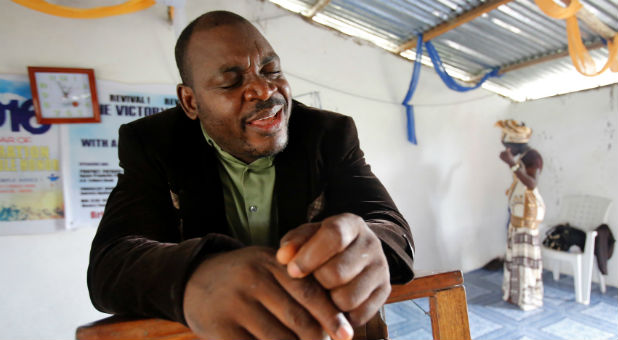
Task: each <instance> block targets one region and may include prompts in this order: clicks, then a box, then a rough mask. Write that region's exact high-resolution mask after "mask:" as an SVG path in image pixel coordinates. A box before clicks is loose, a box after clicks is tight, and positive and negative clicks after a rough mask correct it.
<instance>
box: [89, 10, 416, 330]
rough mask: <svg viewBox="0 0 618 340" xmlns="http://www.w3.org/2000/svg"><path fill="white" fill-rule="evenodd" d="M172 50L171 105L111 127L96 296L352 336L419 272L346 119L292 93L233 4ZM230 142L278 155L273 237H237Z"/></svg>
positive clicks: (247, 326)
mask: <svg viewBox="0 0 618 340" xmlns="http://www.w3.org/2000/svg"><path fill="white" fill-rule="evenodd" d="M176 61H177V64H178V67H179V70H180V74H181V77H182V80H183V84H180V85H178V98H179V103H180V107H176V108H173V109H170V110H167V111H165V112H162V113H160V114H157V115H153V116H150V117H147V118H144V119H140V120H137V121H135V122H132V123H130V124H126V125H123V126H122V127H121V128H120V142H119V149H118V150H119V159H120V165H121V166H122V168H123V169H124V174H122V175H120V176H119V179H118V184H117V186H116V188H115V189H114V190H113V192H112V193H111V195H110V197H109V199H108V202H107V206H106V208H105V213H104V215H103V219H102V220H101V223H100V225H99V229H98V231H97V234H96V236H95V238H94V240H93V244H92V250H91V257H90V266H89V268H88V287H89V289H90V295H91V299H92V301H93V304H94V305H95V306H96V307H97V308H98V309H99V310H101V311H104V312H109V313H115V314H133V315H143V316H154V317H163V318H167V319H171V320H176V321H179V322H183V323H185V324H187V325H188V326H189V327H190V328H191V329H192V330H193V331H194V332H195V333H197V334H198V335H200V336H203V337H206V338H230V339H241V338H260V339H261V338H268V339H273V338H302V339H306V338H312V339H313V338H323V337H324V336H325V335H326V334H328V335H330V336H331V337H332V338H334V339H337V340H340V339H341V340H343V339H351V337H352V335H353V331H352V328H351V326H355V327H356V326H359V325H362V324H364V323H365V322H367V321H368V320H369V319H370V318H371V317H372V316H374V315H375V314H376V312H377V311H378V309H379V308H380V307H381V306H382V304H383V303H384V302H385V300H386V298H387V297H388V295H389V293H390V284H391V283H404V282H407V281H409V280H411V279H412V277H413V272H412V263H413V242H412V236H411V234H410V229H409V227H408V225H407V223H406V221H405V220H404V219H403V217H402V216H401V214H400V213H399V212H398V211H397V208H396V207H395V204H394V203H393V201H392V200H391V198H390V196H389V195H388V193H387V192H386V190H385V189H384V187H383V186H382V184H381V183H380V182H379V180H378V179H377V178H376V177H375V176H374V175H373V173H372V172H371V170H370V168H369V165H367V164H366V163H365V160H364V157H363V152H362V151H361V150H360V148H359V142H358V137H357V133H356V128H355V126H354V123H353V121H352V119H351V118H349V117H346V116H343V115H339V114H336V113H332V112H326V111H322V110H317V109H313V108H309V107H307V106H304V105H302V104H300V103H297V102H294V101H293V100H292V99H291V91H290V87H289V84H288V83H287V80H286V79H285V78H284V76H283V74H282V72H281V68H280V64H279V57H278V56H277V55H276V53H275V52H274V51H273V49H272V47H271V46H270V44H268V42H267V41H266V39H265V38H264V37H263V36H262V35H261V34H260V33H259V32H258V31H257V29H256V28H255V27H253V26H252V25H251V24H250V23H249V22H248V21H246V20H245V19H244V18H242V17H239V16H237V15H235V14H233V13H229V12H221V11H219V12H210V13H206V14H204V15H202V16H201V17H199V18H198V19H196V20H195V21H194V22H192V23H191V24H190V25H189V26H187V28H186V29H185V30H184V31H183V33H182V34H181V36H180V38H179V40H178V43H177V46H176ZM223 153H226V154H229V155H231V156H232V157H233V158H234V160H235V161H236V162H238V163H240V164H241V165H243V164H244V165H251V164H253V163H254V162H256V161H258V160H260V159H264V158H267V157H272V158H273V163H272V165H271V166H272V167H274V170H273V171H274V174H275V177H274V178H275V180H274V186H273V189H272V195H267V196H266V197H270V199H271V200H272V202H269V203H272V218H271V219H269V221H270V222H269V225H268V228H267V231H266V232H267V233H269V235H272V236H273V239H275V240H277V241H279V242H276V243H274V242H273V243H271V244H260V245H255V244H251V242H250V241H247V240H246V239H244V243H243V242H241V240H240V239H239V237H238V235H237V233H235V231H234V227H233V226H231V224H232V223H230V221H231V219H230V214H233V213H230V211H233V209H232V210H230V206H229V205H230V202H232V203H233V202H236V203H235V204H241V203H238V201H234V199H230V197H229V196H226V195H227V194H225V192H226V191H225V190H229V189H230V187H231V186H233V185H234V184H230V182H222V178H223V177H222V176H226V173H225V171H226V170H224V167H222V160H221V155H222V154H223ZM228 174H229V173H228ZM231 189H234V188H231ZM226 204H227V205H228V206H226ZM233 204H234V203H233ZM232 208H233V207H232ZM245 208H246V207H245ZM251 209H254V207H253V206H252V207H251ZM251 211H254V210H251ZM241 213H242V210H241ZM244 227H246V226H244ZM246 243H248V244H246ZM325 332H326V334H325Z"/></svg>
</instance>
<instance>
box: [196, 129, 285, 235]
mask: <svg viewBox="0 0 618 340" xmlns="http://www.w3.org/2000/svg"><path fill="white" fill-rule="evenodd" d="M200 126H201V127H202V133H203V134H204V137H205V138H206V141H207V142H208V144H210V145H211V146H213V147H214V148H215V150H217V158H218V159H219V166H218V168H219V177H220V179H221V184H222V187H223V200H224V203H225V216H226V217H227V222H228V223H229V225H230V227H231V229H232V232H233V234H234V236H235V237H236V238H237V239H238V240H240V241H242V242H243V243H245V244H247V245H262V246H275V245H276V244H277V239H276V236H277V227H276V224H277V218H276V216H277V215H276V211H275V210H276V205H275V204H273V189H274V187H275V166H274V164H273V160H274V156H270V157H263V158H259V159H256V160H255V161H253V162H252V163H250V164H246V163H245V162H243V161H241V160H239V159H237V158H236V157H234V156H232V155H231V154H229V153H228V152H226V151H224V150H223V149H221V147H219V145H217V143H215V141H214V140H213V139H212V138H210V136H208V134H207V133H206V130H204V127H203V126H202V125H201V124H200Z"/></svg>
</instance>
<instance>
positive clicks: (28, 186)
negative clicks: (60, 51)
mask: <svg viewBox="0 0 618 340" xmlns="http://www.w3.org/2000/svg"><path fill="white" fill-rule="evenodd" d="M59 134H60V132H59V128H58V126H54V125H40V124H38V123H37V122H36V117H35V114H34V107H33V106H32V96H31V94H30V84H29V81H28V78H27V77H26V76H25V75H24V76H12V75H0V234H4V235H6V234H24V233H39V232H49V231H54V230H58V229H62V228H63V226H64V220H63V219H64V215H65V211H64V203H63V194H62V190H63V187H62V186H63V181H62V176H61V170H62V169H61V165H60V163H61V161H60V146H59V145H60V143H59V140H60V136H59Z"/></svg>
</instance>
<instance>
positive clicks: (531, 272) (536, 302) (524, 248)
mask: <svg viewBox="0 0 618 340" xmlns="http://www.w3.org/2000/svg"><path fill="white" fill-rule="evenodd" d="M520 159H521V158H520ZM522 165H523V164H522ZM506 194H507V196H508V197H509V208H510V211H511V218H510V221H509V229H508V235H507V248H506V257H505V260H504V279H503V282H502V298H503V299H504V300H505V301H508V302H510V303H513V304H515V305H517V306H519V307H520V308H521V309H523V310H532V309H535V308H539V307H541V306H543V280H542V273H543V262H542V259H541V240H540V238H539V228H538V226H539V224H540V222H541V221H543V218H544V217H545V203H544V202H543V198H542V197H541V195H540V194H539V191H538V189H537V188H534V189H533V190H530V189H528V187H526V185H524V184H523V183H522V182H521V181H520V180H519V179H518V178H517V176H515V174H513V184H511V187H510V188H509V190H507V193H506Z"/></svg>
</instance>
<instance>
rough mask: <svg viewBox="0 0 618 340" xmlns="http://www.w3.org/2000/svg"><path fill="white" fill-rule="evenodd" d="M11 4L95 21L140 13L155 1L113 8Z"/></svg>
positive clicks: (26, 0) (39, 0) (30, 1)
mask: <svg viewBox="0 0 618 340" xmlns="http://www.w3.org/2000/svg"><path fill="white" fill-rule="evenodd" d="M13 2H15V3H17V4H19V5H22V6H25V7H28V8H30V9H33V10H35V11H39V12H43V13H47V14H51V15H55V16H59V17H65V18H73V19H96V18H103V17H109V16H113V15H121V14H128V13H133V12H137V11H141V10H143V9H146V8H148V7H150V6H152V5H154V4H155V0H127V1H126V2H124V3H121V4H118V5H113V6H101V7H93V8H74V7H67V6H60V5H55V4H50V3H49V2H47V1H45V0H13Z"/></svg>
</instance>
